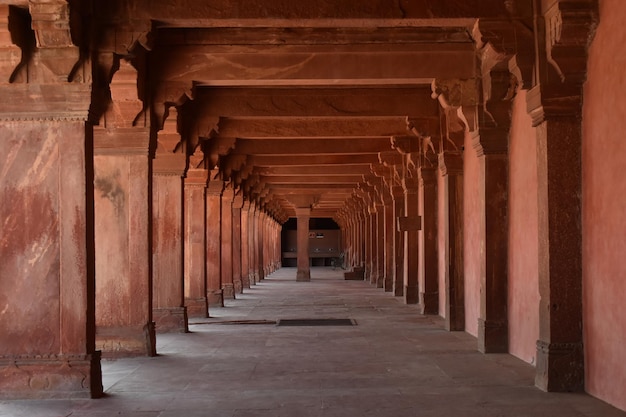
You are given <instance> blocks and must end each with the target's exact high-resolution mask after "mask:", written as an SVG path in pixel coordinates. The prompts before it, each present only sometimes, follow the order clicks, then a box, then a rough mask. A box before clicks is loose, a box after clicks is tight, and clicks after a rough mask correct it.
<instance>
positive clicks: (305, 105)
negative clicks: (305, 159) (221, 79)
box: [195, 87, 437, 117]
mask: <svg viewBox="0 0 626 417" xmlns="http://www.w3.org/2000/svg"><path fill="white" fill-rule="evenodd" d="M430 95H431V89H430V87H412V88H407V87H375V88H345V89H344V88H298V89H294V88H285V87H275V88H238V87H233V88H199V89H198V90H197V91H196V94H195V106H196V107H197V109H198V113H199V114H206V115H213V116H227V117H286V116H291V117H309V116H317V117H338V116H345V117H355V116H360V117H365V116H367V117H381V116H382V117H385V116H387V117H388V116H399V117H403V116H406V115H410V116H424V115H432V116H434V115H436V114H437V105H436V103H434V102H433V100H432V99H431V97H430Z"/></svg>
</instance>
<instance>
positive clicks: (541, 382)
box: [535, 340, 585, 392]
mask: <svg viewBox="0 0 626 417" xmlns="http://www.w3.org/2000/svg"><path fill="white" fill-rule="evenodd" d="M535 386H536V387H537V388H539V389H542V390H544V391H550V392H580V391H583V390H584V389H585V359H584V354H583V344H582V343H548V342H544V341H542V340H538V341H537V368H536V374H535Z"/></svg>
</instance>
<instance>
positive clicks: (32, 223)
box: [0, 84, 102, 399]
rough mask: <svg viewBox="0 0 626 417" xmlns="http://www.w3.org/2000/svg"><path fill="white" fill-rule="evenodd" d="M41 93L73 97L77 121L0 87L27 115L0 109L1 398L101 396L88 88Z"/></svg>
mask: <svg viewBox="0 0 626 417" xmlns="http://www.w3.org/2000/svg"><path fill="white" fill-rule="evenodd" d="M48 87H49V88H51V89H52V88H53V87H54V88H55V90H57V92H58V93H60V95H59V96H63V97H64V100H65V93H71V96H72V97H76V98H79V97H80V98H81V99H82V100H83V101H84V102H83V103H82V105H81V106H82V108H83V109H84V111H83V112H82V115H81V114H67V115H61V116H60V117H59V118H57V119H56V120H50V119H46V118H45V117H46V115H45V114H41V119H37V118H36V117H35V118H33V113H31V111H32V106H31V105H35V103H33V102H31V101H30V100H36V101H40V100H41V102H42V103H44V102H45V101H44V100H43V99H42V97H41V96H37V94H38V93H37V91H39V90H37V91H35V90H33V91H30V88H32V86H29V85H26V84H24V85H19V86H18V85H10V86H0V96H1V97H3V101H12V100H9V99H8V98H9V97H13V98H14V99H15V102H19V103H21V104H20V107H21V108H23V110H24V111H26V112H28V115H27V116H26V117H25V118H24V120H22V119H21V117H20V114H19V112H18V111H16V106H15V103H12V109H11V114H10V115H9V117H7V116H6V114H5V112H4V110H3V107H2V106H1V105H0V120H2V123H1V124H0V160H1V161H2V163H1V167H2V168H0V170H2V175H0V201H1V202H2V203H0V224H1V225H2V226H1V227H0V242H1V244H0V277H2V290H1V291H0V305H2V314H0V399H22V398H37V399H41V398H89V397H90V396H91V397H98V396H101V395H102V376H101V368H100V352H99V351H96V350H95V282H94V252H93V248H94V246H93V245H94V238H93V212H92V210H91V209H90V207H91V201H92V199H93V185H92V184H93V171H92V169H93V166H92V163H91V161H92V158H91V156H92V149H91V147H90V145H91V139H92V138H91V127H89V126H87V128H86V126H85V121H84V120H85V119H86V116H87V108H88V106H89V97H90V89H89V88H88V86H85V85H81V84H71V85H59V86H48ZM51 91H52V90H51ZM69 95H70V94H68V96H69ZM74 104H76V105H77V104H78V103H74ZM52 106H53V108H54V109H55V110H58V109H65V108H66V107H67V106H68V103H67V102H65V101H64V102H63V103H57V104H54V105H52ZM48 116H49V115H48ZM86 133H87V134H86Z"/></svg>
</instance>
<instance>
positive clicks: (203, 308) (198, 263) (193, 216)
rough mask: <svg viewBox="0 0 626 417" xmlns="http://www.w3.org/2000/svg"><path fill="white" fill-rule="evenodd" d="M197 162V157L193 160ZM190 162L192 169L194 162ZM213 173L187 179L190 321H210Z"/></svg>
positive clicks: (194, 172)
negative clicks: (210, 188)
mask: <svg viewBox="0 0 626 417" xmlns="http://www.w3.org/2000/svg"><path fill="white" fill-rule="evenodd" d="M191 158H193V157H191ZM191 158H190V165H192V166H196V165H195V164H192V162H191V161H192V159H191ZM208 175H209V171H208V170H206V169H195V168H190V169H188V170H187V176H186V178H185V204H184V207H185V221H184V223H185V305H186V306H187V314H188V315H189V316H190V317H208V311H209V305H208V302H207V297H206V296H207V287H206V282H207V279H206V265H207V262H206V254H207V250H206V238H207V236H206V227H205V225H206V187H207V180H208Z"/></svg>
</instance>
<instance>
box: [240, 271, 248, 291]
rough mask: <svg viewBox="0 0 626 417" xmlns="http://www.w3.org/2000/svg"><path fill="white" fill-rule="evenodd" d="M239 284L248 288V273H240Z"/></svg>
mask: <svg viewBox="0 0 626 417" xmlns="http://www.w3.org/2000/svg"><path fill="white" fill-rule="evenodd" d="M241 285H243V288H250V276H249V275H247V274H246V275H242V276H241Z"/></svg>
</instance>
